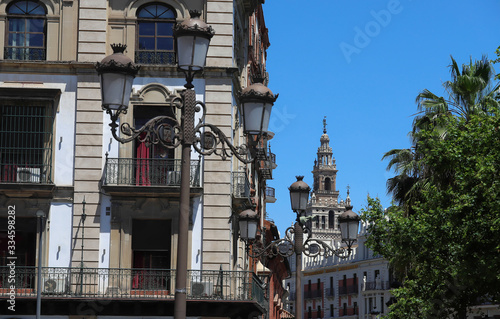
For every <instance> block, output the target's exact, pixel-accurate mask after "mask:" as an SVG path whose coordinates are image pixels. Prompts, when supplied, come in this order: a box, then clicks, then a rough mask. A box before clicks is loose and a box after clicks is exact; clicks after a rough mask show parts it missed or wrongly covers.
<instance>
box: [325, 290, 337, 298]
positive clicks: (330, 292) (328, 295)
mask: <svg viewBox="0 0 500 319" xmlns="http://www.w3.org/2000/svg"><path fill="white" fill-rule="evenodd" d="M326 296H327V297H334V296H335V290H334V289H333V288H326Z"/></svg>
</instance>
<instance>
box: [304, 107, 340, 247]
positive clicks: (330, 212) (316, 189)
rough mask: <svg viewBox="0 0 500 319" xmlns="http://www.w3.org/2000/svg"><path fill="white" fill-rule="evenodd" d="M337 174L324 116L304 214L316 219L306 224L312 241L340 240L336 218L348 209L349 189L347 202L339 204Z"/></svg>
mask: <svg viewBox="0 0 500 319" xmlns="http://www.w3.org/2000/svg"><path fill="white" fill-rule="evenodd" d="M337 172H338V170H337V165H336V164H335V158H334V157H333V152H332V148H331V147H330V137H329V136H328V134H327V123H326V116H325V117H324V119H323V135H321V138H320V146H319V147H318V152H317V158H316V159H315V160H314V166H313V170H312V174H313V178H314V185H313V189H312V191H311V200H310V204H309V207H308V210H307V212H306V216H314V217H315V218H314V219H313V220H312V221H311V223H310V224H309V226H310V227H311V230H312V234H313V237H316V238H324V239H325V238H326V239H327V238H332V239H340V229H339V228H338V220H337V218H338V216H339V215H340V214H342V213H343V212H344V211H345V209H346V205H348V204H349V205H350V198H349V188H348V190H347V194H348V195H347V198H346V202H344V201H339V191H338V190H337ZM347 201H349V203H347Z"/></svg>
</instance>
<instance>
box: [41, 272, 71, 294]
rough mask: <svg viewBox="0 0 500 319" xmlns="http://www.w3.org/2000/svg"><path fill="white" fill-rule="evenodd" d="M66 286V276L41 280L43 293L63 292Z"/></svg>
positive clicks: (65, 290)
mask: <svg viewBox="0 0 500 319" xmlns="http://www.w3.org/2000/svg"><path fill="white" fill-rule="evenodd" d="M67 288H68V284H67V277H66V276H57V277H53V278H50V277H49V278H48V279H45V281H44V282H43V293H45V294H64V293H66V292H67Z"/></svg>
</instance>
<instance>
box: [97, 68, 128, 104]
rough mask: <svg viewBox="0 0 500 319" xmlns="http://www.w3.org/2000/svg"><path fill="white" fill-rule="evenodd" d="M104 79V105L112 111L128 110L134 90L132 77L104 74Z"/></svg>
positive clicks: (119, 74) (102, 87)
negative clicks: (131, 93)
mask: <svg viewBox="0 0 500 319" xmlns="http://www.w3.org/2000/svg"><path fill="white" fill-rule="evenodd" d="M101 78H102V85H101V89H102V96H103V101H102V104H103V105H105V106H108V107H109V109H111V110H117V109H124V108H125V109H126V108H127V107H128V103H129V100H130V92H131V90H132V82H133V81H134V77H133V76H132V75H125V74H121V73H103V74H102V75H101Z"/></svg>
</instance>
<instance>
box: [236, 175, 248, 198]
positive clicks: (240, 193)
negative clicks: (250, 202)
mask: <svg viewBox="0 0 500 319" xmlns="http://www.w3.org/2000/svg"><path fill="white" fill-rule="evenodd" d="M231 174H232V178H233V197H235V198H245V199H246V198H250V181H249V180H248V176H247V174H246V173H245V172H232V173H231Z"/></svg>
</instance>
